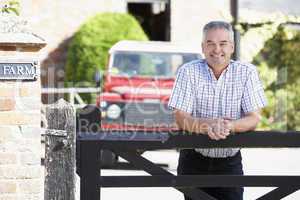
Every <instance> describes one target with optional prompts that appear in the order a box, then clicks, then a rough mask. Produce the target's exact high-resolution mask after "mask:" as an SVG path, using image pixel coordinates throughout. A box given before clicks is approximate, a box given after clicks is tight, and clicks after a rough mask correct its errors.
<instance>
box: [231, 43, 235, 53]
mask: <svg viewBox="0 0 300 200" xmlns="http://www.w3.org/2000/svg"><path fill="white" fill-rule="evenodd" d="M231 49H232V51H231V53H234V51H235V45H234V42H232V43H231Z"/></svg>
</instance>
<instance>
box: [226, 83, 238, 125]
mask: <svg viewBox="0 0 300 200" xmlns="http://www.w3.org/2000/svg"><path fill="white" fill-rule="evenodd" d="M242 94H243V88H242V87H241V85H240V84H238V83H227V84H226V88H225V90H224V91H223V95H222V96H223V98H222V110H223V112H222V113H223V115H225V116H226V117H230V118H233V119H238V118H240V116H241V110H242V108H241V100H242Z"/></svg>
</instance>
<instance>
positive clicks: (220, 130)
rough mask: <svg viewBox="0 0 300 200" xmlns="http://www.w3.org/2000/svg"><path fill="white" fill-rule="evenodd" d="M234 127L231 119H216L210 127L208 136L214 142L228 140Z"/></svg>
mask: <svg viewBox="0 0 300 200" xmlns="http://www.w3.org/2000/svg"><path fill="white" fill-rule="evenodd" d="M232 128H233V125H232V123H231V120H229V119H222V118H220V119H215V120H213V122H212V123H211V124H210V125H209V129H208V132H207V135H208V136H209V138H210V139H212V140H220V139H226V138H227V136H228V135H229V134H230V131H231V130H232Z"/></svg>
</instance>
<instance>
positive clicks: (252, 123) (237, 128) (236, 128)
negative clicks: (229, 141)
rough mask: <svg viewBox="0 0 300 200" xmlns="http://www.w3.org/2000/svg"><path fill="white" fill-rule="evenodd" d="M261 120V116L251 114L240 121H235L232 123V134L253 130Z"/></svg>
mask: <svg viewBox="0 0 300 200" xmlns="http://www.w3.org/2000/svg"><path fill="white" fill-rule="evenodd" d="M260 120H261V116H260V114H259V113H257V112H255V113H251V114H250V115H247V116H245V117H243V118H241V119H237V120H234V121H232V126H233V127H232V132H235V133H239V132H246V131H251V130H254V129H255V128H256V126H257V124H258V123H259V121H260Z"/></svg>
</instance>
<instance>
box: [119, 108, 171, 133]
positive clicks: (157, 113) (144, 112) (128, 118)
mask: <svg viewBox="0 0 300 200" xmlns="http://www.w3.org/2000/svg"><path fill="white" fill-rule="evenodd" d="M123 111H124V121H125V123H126V124H130V125H141V126H145V127H157V126H171V124H173V123H174V117H173V114H172V111H171V110H170V109H168V106H167V104H162V103H156V102H155V103H154V102H142V103H137V102H132V103H128V104H126V105H125V108H124V109H123Z"/></svg>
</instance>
